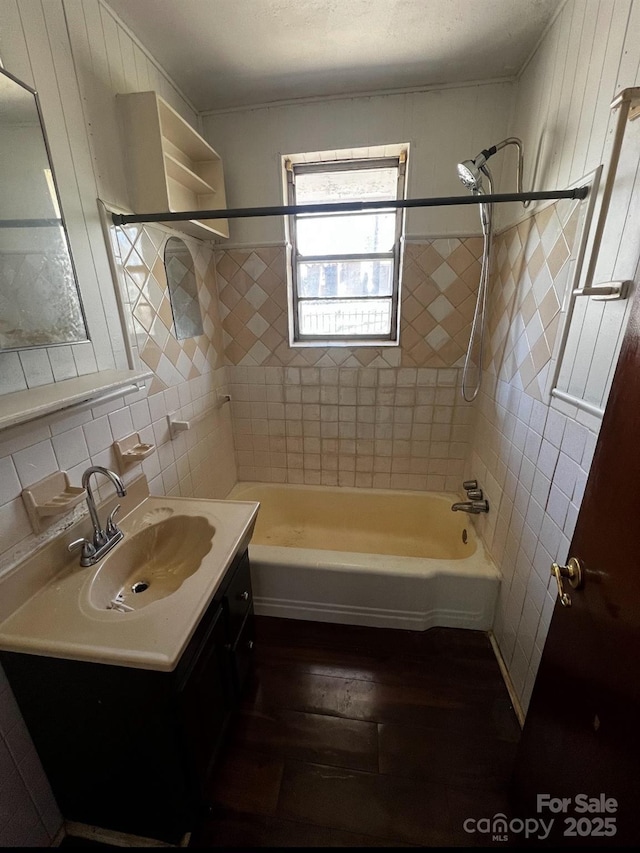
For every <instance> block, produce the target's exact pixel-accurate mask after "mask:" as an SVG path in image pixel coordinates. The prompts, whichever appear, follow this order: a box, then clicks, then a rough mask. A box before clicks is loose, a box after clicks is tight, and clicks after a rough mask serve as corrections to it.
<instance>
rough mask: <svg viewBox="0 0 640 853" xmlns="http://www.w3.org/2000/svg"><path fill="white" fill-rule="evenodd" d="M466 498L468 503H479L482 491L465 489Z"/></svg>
mask: <svg viewBox="0 0 640 853" xmlns="http://www.w3.org/2000/svg"><path fill="white" fill-rule="evenodd" d="M467 497H468V498H469V500H470V501H481V500H482V498H483V494H482V489H467Z"/></svg>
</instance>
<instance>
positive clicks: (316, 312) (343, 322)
mask: <svg viewBox="0 0 640 853" xmlns="http://www.w3.org/2000/svg"><path fill="white" fill-rule="evenodd" d="M298 318H299V323H300V334H301V335H317V336H319V337H335V336H340V337H345V338H347V337H348V338H355V337H358V336H359V335H379V336H380V337H388V336H389V334H390V333H391V299H367V300H362V299H351V300H349V299H345V300H341V301H340V302H326V301H324V300H305V301H304V302H299V303H298Z"/></svg>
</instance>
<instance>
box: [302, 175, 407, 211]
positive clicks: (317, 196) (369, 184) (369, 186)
mask: <svg viewBox="0 0 640 853" xmlns="http://www.w3.org/2000/svg"><path fill="white" fill-rule="evenodd" d="M295 182H296V204H315V203H318V204H320V203H322V202H331V201H354V200H355V201H358V200H361V201H382V200H383V199H387V198H389V199H393V198H396V196H397V192H398V169H397V167H391V168H389V167H386V168H380V169H361V170H358V171H356V170H354V169H350V170H345V171H344V172H342V171H340V172H338V171H335V172H307V173H303V174H296V178H295Z"/></svg>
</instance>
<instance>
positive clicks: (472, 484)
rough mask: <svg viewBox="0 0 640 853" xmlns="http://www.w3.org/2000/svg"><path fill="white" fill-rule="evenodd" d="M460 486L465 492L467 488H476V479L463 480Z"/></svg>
mask: <svg viewBox="0 0 640 853" xmlns="http://www.w3.org/2000/svg"><path fill="white" fill-rule="evenodd" d="M462 488H463V489H464V490H465V492H468V491H469V489H477V488H478V481H477V480H465V481H464V483H463V484H462Z"/></svg>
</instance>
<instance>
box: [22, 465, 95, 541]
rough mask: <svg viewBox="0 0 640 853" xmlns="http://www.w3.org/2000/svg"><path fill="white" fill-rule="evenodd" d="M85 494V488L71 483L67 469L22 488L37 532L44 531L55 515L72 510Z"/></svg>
mask: <svg viewBox="0 0 640 853" xmlns="http://www.w3.org/2000/svg"><path fill="white" fill-rule="evenodd" d="M84 495H85V492H84V489H83V488H81V487H80V486H72V485H70V483H69V475H68V474H67V472H66V471H56V472H55V474H50V475H49V476H48V477H45V478H44V480H40V481H39V482H38V483H34V484H33V486H29V487H28V488H27V489H23V490H22V500H23V502H24V505H25V508H26V510H27V513H28V515H29V520H30V521H31V526H32V527H33V530H34V532H35V533H42V531H43V530H44V529H45V528H46V527H49V525H50V524H52V522H53V519H54V517H55V516H57V515H64V514H65V513H67V512H70V511H71V510H72V509H73V508H74V507H75V506H77V505H78V504H79V503H80V502H81V501H82V500H83V498H84Z"/></svg>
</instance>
